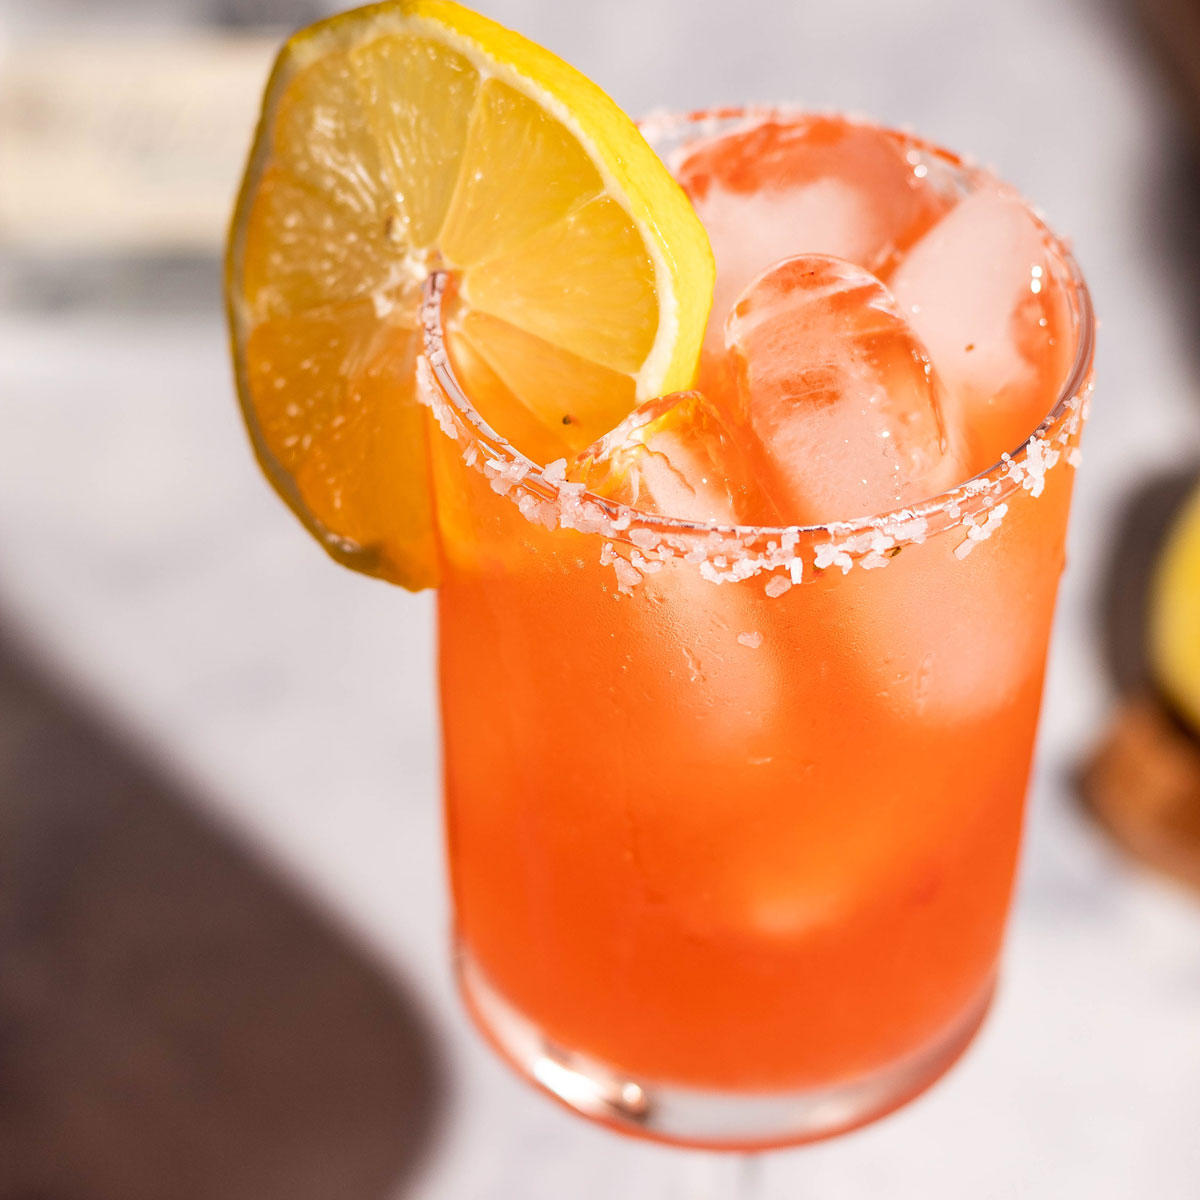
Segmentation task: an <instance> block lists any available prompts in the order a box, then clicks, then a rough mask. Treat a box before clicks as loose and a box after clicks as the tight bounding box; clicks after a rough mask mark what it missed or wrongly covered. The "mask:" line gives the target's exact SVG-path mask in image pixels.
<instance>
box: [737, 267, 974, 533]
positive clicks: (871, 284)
mask: <svg viewBox="0 0 1200 1200" xmlns="http://www.w3.org/2000/svg"><path fill="white" fill-rule="evenodd" d="M725 341H726V345H727V348H728V354H729V356H730V359H731V362H732V366H733V371H734V373H735V375H736V378H737V386H738V391H739V393H740V396H741V400H742V403H743V405H744V406H745V411H746V413H747V416H748V419H749V422H750V425H751V427H752V429H753V432H754V434H755V435H756V440H755V443H754V445H753V449H752V453H755V454H759V455H761V457H762V459H763V461H764V466H763V467H762V474H763V476H764V478H765V479H766V481H767V486H768V488H769V489H770V491H771V493H772V495H773V497H774V499H775V502H776V504H777V505H778V507H779V509H780V511H781V512H782V514H783V517H784V519H785V520H786V521H789V522H797V523H800V524H816V523H819V522H824V521H830V520H840V519H848V518H851V517H859V516H867V515H869V514H872V513H878V512H885V511H887V510H889V509H894V508H897V507H901V506H903V505H907V504H911V503H914V502H916V501H919V500H922V499H926V498H928V497H930V496H933V495H935V494H937V493H938V492H940V491H942V490H944V489H945V488H947V487H951V486H953V485H954V484H955V483H956V482H958V481H959V480H960V479H961V478H965V475H964V471H963V466H962V463H961V461H960V458H959V453H958V443H959V434H958V432H957V431H956V430H954V429H947V428H946V427H945V426H944V423H943V415H942V410H941V403H940V391H941V388H940V384H939V382H938V379H937V376H936V374H935V373H934V370H933V367H932V365H931V363H930V361H929V356H928V355H927V354H926V351H925V348H924V346H922V345H921V342H920V341H919V340H918V338H917V336H916V335H915V334H914V333H913V331H912V329H911V328H910V327H909V325H908V324H907V322H906V321H905V320H904V318H903V317H902V316H901V315H900V312H899V311H898V309H897V307H896V304H895V301H894V300H893V299H892V297H891V295H890V293H889V292H888V290H887V288H886V287H884V285H883V284H882V283H880V281H879V280H878V279H877V278H876V277H875V276H874V275H872V274H871V273H870V272H869V271H866V270H864V269H863V268H862V267H857V266H855V265H854V264H853V263H849V262H846V261H844V260H843V259H839V258H831V257H828V256H826V255H819V254H805V255H800V256H798V257H795V258H789V259H785V260H784V261H783V262H781V263H778V264H776V265H775V266H774V267H772V268H771V269H770V270H769V271H767V272H766V273H765V274H763V275H761V276H760V277H759V278H758V279H757V280H755V281H754V282H753V283H752V284H751V285H750V287H749V288H747V289H746V291H745V292H744V293H743V294H742V296H741V298H740V299H739V300H738V302H737V303H736V304H735V305H734V308H733V310H732V311H731V312H730V314H729V317H728V319H727V321H726V324H725Z"/></svg>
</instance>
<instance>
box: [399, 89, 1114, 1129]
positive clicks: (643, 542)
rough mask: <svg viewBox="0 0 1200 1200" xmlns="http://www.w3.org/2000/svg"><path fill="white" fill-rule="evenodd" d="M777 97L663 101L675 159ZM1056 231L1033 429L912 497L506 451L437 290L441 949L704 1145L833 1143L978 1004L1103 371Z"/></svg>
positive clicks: (522, 1054)
mask: <svg viewBox="0 0 1200 1200" xmlns="http://www.w3.org/2000/svg"><path fill="white" fill-rule="evenodd" d="M762 115H763V114H761V113H752V112H748V111H738V110H727V111H723V112H720V113H709V114H702V115H696V116H692V117H687V118H672V119H664V120H661V121H656V122H651V123H650V129H651V132H652V134H653V137H654V138H655V139H656V140H657V141H658V143H659V146H660V147H661V148H662V151H663V153H664V156H665V157H667V156H669V155H670V153H671V152H672V151H673V150H674V149H676V148H678V147H679V146H680V145H683V144H686V143H687V142H688V141H689V140H691V139H694V138H697V137H701V136H708V135H710V134H712V133H715V132H721V131H724V130H727V129H730V128H735V127H737V125H738V124H739V123H744V122H746V121H751V120H755V119H759V118H760V117H761V116H762ZM776 115H778V114H776ZM915 144H916V145H918V146H919V152H920V153H921V154H923V155H926V156H927V161H928V164H929V166H930V168H931V169H936V170H938V171H940V172H942V173H943V175H944V176H945V177H946V178H950V179H952V180H953V181H954V185H955V186H956V187H958V188H960V189H961V190H962V191H963V193H964V194H965V193H969V192H970V191H971V190H972V188H974V187H975V186H978V183H979V180H980V179H981V178H982V177H981V176H980V175H979V173H977V172H976V171H974V170H973V169H971V168H969V167H967V166H965V165H964V164H963V163H962V162H961V161H960V160H959V159H958V158H956V157H955V156H953V155H951V154H948V153H947V152H945V151H942V150H939V149H937V148H935V147H933V146H929V145H926V144H924V143H915ZM1060 252H1061V253H1062V257H1063V261H1064V262H1065V263H1066V265H1067V269H1068V271H1069V272H1070V276H1071V278H1070V289H1069V290H1070V296H1069V303H1070V307H1071V324H1072V326H1073V334H1074V337H1075V339H1076V344H1077V347H1078V349H1077V354H1076V357H1075V363H1074V367H1073V369H1072V370H1071V372H1070V376H1069V378H1068V380H1067V381H1066V383H1065V385H1064V386H1063V388H1062V391H1061V393H1060V395H1059V398H1058V401H1057V403H1056V404H1055V405H1054V407H1053V409H1052V410H1051V411H1050V412H1049V413H1048V414H1047V415H1046V417H1045V419H1044V421H1043V422H1042V423H1041V425H1040V426H1039V427H1038V429H1037V431H1036V433H1034V434H1033V436H1032V437H1031V438H1030V439H1029V441H1028V442H1026V443H1025V444H1024V445H1022V446H1020V447H1014V448H1013V451H1012V453H1011V454H1007V455H1005V456H1004V457H1003V458H1002V460H1001V461H1000V462H998V463H996V464H995V465H994V466H993V467H992V468H991V469H990V470H988V471H986V472H983V473H981V474H980V475H978V476H976V477H975V478H973V479H971V480H969V481H967V482H965V483H963V484H962V485H961V486H959V487H956V488H954V489H953V490H951V491H949V492H946V493H944V494H942V495H939V496H937V497H935V498H933V499H931V500H929V501H928V502H926V503H923V504H920V505H916V506H914V507H912V508H907V509H903V510H900V511H896V512H891V513H886V514H881V515H878V516H874V517H869V518H859V519H855V520H848V521H842V522H832V523H829V524H826V525H821V526H810V527H791V528H750V527H731V526H717V525H704V524H698V523H695V522H690V521H686V520H679V519H672V518H670V517H664V516H657V515H649V514H645V513H641V512H637V511H634V510H631V509H627V508H623V507H621V506H619V505H616V504H613V503H611V502H609V501H606V500H603V499H601V498H599V497H595V496H590V495H588V494H587V493H586V492H585V491H584V490H583V487H582V485H580V484H575V483H572V482H570V481H569V480H567V479H566V478H565V476H564V471H563V469H562V464H554V465H551V466H550V467H545V468H543V467H539V466H538V465H536V464H534V463H532V462H530V461H529V460H528V459H526V458H524V457H523V456H522V455H521V454H520V453H519V452H517V451H516V450H515V449H514V448H513V447H511V446H510V445H508V444H507V443H506V442H505V441H504V439H503V438H502V437H501V436H500V435H499V434H498V433H496V432H495V431H494V430H493V429H491V428H489V427H488V425H487V424H486V423H485V422H484V421H483V420H482V418H481V417H480V416H479V415H478V413H477V412H476V411H475V408H474V406H473V405H472V401H471V397H470V395H469V394H467V393H466V392H465V391H464V389H463V387H462V386H460V383H459V381H458V379H457V378H456V375H455V371H454V366H453V362H452V359H451V357H450V356H449V355H448V354H447V346H446V343H445V342H444V340H443V330H442V319H443V299H444V292H445V284H446V280H445V278H444V277H442V276H435V277H434V278H432V279H431V280H430V282H429V284H428V285H427V288H426V299H425V305H424V312H423V318H424V324H425V351H426V359H427V362H426V363H425V364H424V366H423V369H422V387H423V390H424V393H425V397H426V399H427V400H428V402H429V403H430V405H431V407H432V409H433V411H434V414H435V416H436V418H437V422H438V426H439V429H435V430H434V431H433V433H432V435H431V458H432V464H433V472H434V478H435V485H436V493H437V507H438V514H439V525H440V536H441V543H442V548H443V576H442V583H441V586H440V590H439V592H438V623H439V668H440V683H441V702H442V728H443V737H444V772H445V802H446V837H447V844H448V853H449V861H450V874H451V880H452V885H453V891H454V904H455V913H456V916H455V954H456V963H457V970H458V976H459V981H460V985H461V990H462V994H463V996H464V999H465V1001H466V1003H467V1005H468V1007H469V1009H470V1011H471V1013H472V1014H473V1016H474V1018H475V1020H476V1022H477V1024H478V1025H479V1027H480V1029H481V1030H482V1031H483V1033H484V1034H485V1035H486V1036H487V1038H488V1039H489V1040H490V1041H491V1043H492V1044H493V1045H494V1046H495V1048H496V1049H497V1050H498V1051H499V1052H500V1053H501V1054H502V1055H503V1056H504V1057H505V1058H506V1059H507V1060H508V1061H509V1062H510V1063H511V1064H512V1065H513V1066H514V1067H515V1068H516V1069H517V1070H518V1071H519V1072H520V1073H521V1074H523V1075H524V1076H526V1077H527V1078H529V1079H531V1080H533V1081H535V1082H536V1083H537V1084H538V1085H540V1086H541V1087H542V1088H544V1089H545V1090H546V1091H548V1092H549V1093H550V1094H551V1095H553V1096H555V1097H557V1098H558V1099H559V1100H561V1101H562V1102H563V1103H565V1104H567V1105H568V1106H570V1107H571V1108H572V1109H574V1110H575V1111H577V1112H579V1113H582V1114H583V1115H585V1116H587V1117H590V1118H593V1119H595V1120H598V1121H601V1122H604V1123H605V1124H607V1125H609V1126H612V1127H614V1128H616V1129H619V1130H622V1131H624V1132H628V1133H634V1134H640V1135H643V1136H646V1137H651V1138H655V1139H659V1140H664V1141H670V1142H676V1143H680V1144H687V1145H695V1146H703V1147H710V1148H730V1149H741V1150H748V1149H761V1148H765V1147H769V1146H774V1145H784V1144H795V1143H800V1142H804V1141H809V1140H813V1139H816V1138H822V1137H828V1136H831V1135H834V1134H837V1133H840V1132H843V1131H846V1130H848V1129H851V1128H854V1127H856V1126H858V1125H861V1124H864V1123H865V1122H868V1121H871V1120H873V1119H875V1118H877V1117H879V1116H882V1115H883V1114H885V1113H887V1112H889V1111H891V1110H893V1109H895V1108H896V1107H898V1106H899V1105H901V1104H903V1103H905V1102H906V1101H908V1100H909V1099H911V1098H913V1097H914V1096H916V1095H917V1094H918V1093H919V1092H921V1091H922V1090H924V1089H925V1088H926V1087H928V1086H929V1085H930V1084H931V1083H932V1082H933V1081H934V1080H935V1079H937V1077H938V1076H940V1075H941V1074H942V1073H943V1072H944V1071H945V1070H946V1069H947V1068H948V1067H949V1066H950V1065H951V1064H952V1063H953V1062H954V1060H955V1059H956V1058H957V1057H958V1056H959V1055H960V1054H961V1053H962V1051H963V1050H964V1049H965V1047H966V1046H967V1044H968V1043H969V1042H970V1040H971V1038H972V1036H973V1035H974V1033H975V1031H976V1029H977V1028H978V1027H979V1025H980V1022H981V1021H982V1020H983V1017H984V1015H985V1013H986V1011H987V1008H988V1005H989V1003H990V1000H991V997H992V994H993V990H994V987H995V983H996V973H997V964H998V959H999V955H1000V950H1001V943H1002V939H1003V933H1004V926H1005V919H1006V913H1007V909H1008V905H1009V898H1010V893H1011V889H1012V882H1013V875H1014V868H1015V865H1016V861H1017V853H1018V847H1019V842H1020V834H1021V824H1022V812H1023V806H1024V798H1025V790H1026V783H1027V779H1028V774H1029V766H1030V759H1031V754H1032V750H1033V745H1034V738H1035V733H1036V727H1037V718H1038V710H1039V705H1040V700H1041V694H1042V682H1043V675H1044V669H1045V660H1046V650H1047V643H1048V639H1049V635H1050V628H1051V620H1052V616H1053V611H1054V603H1055V596H1056V592H1057V588H1058V581H1059V577H1060V574H1061V571H1062V568H1063V564H1064V539H1065V533H1066V525H1067V515H1068V508H1069V504H1070V497H1071V487H1072V483H1073V480H1074V475H1075V470H1076V466H1077V463H1078V443H1079V437H1080V433H1081V429H1082V426H1083V423H1084V419H1085V416H1086V409H1087V402H1088V396H1089V393H1090V390H1091V378H1092V347H1093V317H1092V312H1091V307H1090V302H1089V299H1088V294H1087V289H1086V287H1085V285H1084V283H1083V279H1082V277H1081V275H1080V274H1079V272H1078V269H1077V267H1076V266H1075V264H1074V261H1073V260H1072V259H1071V257H1070V256H1069V255H1068V254H1067V253H1066V251H1065V250H1062V249H1061V247H1060Z"/></svg>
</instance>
